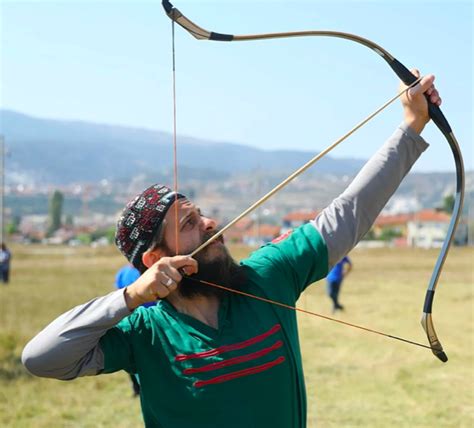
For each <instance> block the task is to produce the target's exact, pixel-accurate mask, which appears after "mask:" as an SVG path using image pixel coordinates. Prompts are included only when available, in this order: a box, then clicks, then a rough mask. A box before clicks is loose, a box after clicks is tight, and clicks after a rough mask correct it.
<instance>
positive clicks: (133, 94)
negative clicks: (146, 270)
mask: <svg viewBox="0 0 474 428" xmlns="http://www.w3.org/2000/svg"><path fill="white" fill-rule="evenodd" d="M0 4H1V9H0V13H1V22H0V26H1V32H0V37H1V39H0V61H1V68H0V70H1V74H0V106H1V108H6V109H12V110H16V111H19V112H22V113H26V114H31V115H34V116H38V117H46V118H56V119H77V120H84V121H91V122H97V123H108V124H116V125H126V126H133V127H143V128H149V129H155V130H160V131H167V132H171V131H172V124H173V103H172V71H171V70H172V55H171V21H170V20H169V18H168V17H167V16H166V15H165V14H164V12H163V9H162V7H161V3H160V1H159V0H155V1H136V0H134V1H120V2H118V1H105V0H104V1H70V0H67V1H55V2H45V1H30V2H20V1H6V0H0ZM173 4H174V5H175V6H176V7H177V8H178V9H180V10H181V11H182V12H183V13H184V14H185V15H186V16H188V17H189V18H190V19H192V20H193V21H195V22H196V23H197V24H199V25H200V26H202V27H204V28H206V29H209V30H212V31H217V32H222V33H232V34H249V33H262V32H280V31H292V30H310V29H318V30H321V29H325V30H335V31H343V32H349V33H354V34H357V35H361V36H364V37H366V38H368V39H370V40H372V41H374V42H376V43H378V44H379V45H381V46H382V47H383V48H385V49H386V50H388V51H389V52H390V53H391V54H392V55H393V56H395V57H396V58H397V59H398V60H399V61H401V62H402V63H404V64H405V65H406V66H407V67H408V68H412V67H416V68H418V69H420V70H421V72H422V73H433V74H435V76H436V82H435V83H436V85H437V87H438V89H439V91H440V93H441V96H442V98H443V106H442V110H443V112H444V113H445V115H446V117H447V119H448V121H449V122H450V124H451V126H452V128H453V130H454V133H455V135H456V137H457V139H458V141H459V144H460V146H461V149H462V152H463V155H464V161H465V164H466V168H467V169H469V170H472V169H473V163H474V162H473V157H474V155H473V125H472V121H473V98H474V97H473V95H474V94H473V64H472V62H473V2H471V1H447V0H445V1H415V0H412V1H410V2H408V1H399V0H397V1H381V0H379V1H368V2H367V1H366V2H361V1H347V0H346V1H328V0H325V1H322V0H321V1H315V0H313V1H297V0H291V1H290V0H287V1H248V0H240V1H232V2H231V1H223V0H220V1H207V2H200V1H196V0H194V1H190V0H187V1H186V0H175V1H174V2H173ZM175 36H176V40H175V43H176V88H177V127H178V136H179V135H186V136H192V137H197V138H204V139H207V140H212V141H217V142H233V143H241V144H247V145H251V146H255V147H259V148H262V149H276V148H278V149H282V148H284V149H300V150H307V151H312V152H315V153H316V152H319V151H320V150H322V149H324V148H325V147H327V146H329V145H330V144H331V143H332V142H333V141H334V140H336V139H337V138H338V137H340V136H341V135H343V134H344V133H345V132H347V131H348V130H349V129H351V128H352V127H353V126H354V125H355V124H356V123H357V122H359V121H360V120H361V119H363V118H364V117H365V116H367V115H368V114H369V113H371V112H372V111H373V110H375V109H376V108H378V107H379V106H380V105H382V104H383V103H384V102H385V101H386V100H388V99H389V98H390V97H392V96H393V95H395V94H396V93H397V91H398V80H397V77H396V76H395V74H394V73H393V72H392V71H391V69H390V68H389V67H388V66H387V65H386V64H385V63H384V61H383V60H382V59H381V58H380V57H379V56H378V55H376V54H375V53H374V52H373V51H371V50H370V49H367V48H366V47H363V46H359V45H357V44H355V43H353V42H350V41H347V40H340V39H331V38H322V37H313V38H304V39H303V38H294V39H291V40H290V39H283V40H273V41H260V42H234V43H222V42H219V43H218V42H210V41H198V40H195V39H194V38H192V37H191V36H190V35H189V34H188V33H187V32H186V31H184V30H182V29H181V28H180V27H176V29H175ZM401 120H402V112H401V108H400V105H399V102H396V103H395V104H394V105H392V106H391V107H389V108H388V109H387V111H384V112H382V113H381V114H380V115H379V116H377V117H376V118H375V119H373V120H372V121H371V122H369V124H368V125H366V126H365V128H363V129H362V130H360V131H358V132H357V133H356V134H355V135H354V136H351V137H350V138H349V139H348V140H347V141H346V142H344V143H343V144H342V145H341V146H339V147H338V148H337V149H336V150H335V151H334V152H333V153H332V154H333V156H335V157H357V158H368V157H369V156H370V155H371V154H372V153H373V152H374V151H375V150H376V149H377V147H379V146H380V145H381V144H383V142H384V141H385V139H386V138H387V137H388V136H390V134H391V133H392V132H393V131H394V129H395V128H396V127H397V125H398V124H399V123H400V122H401ZM423 136H424V137H425V139H426V140H427V141H428V142H429V143H430V144H431V147H430V149H429V150H428V151H427V152H426V153H425V154H424V155H423V156H422V158H421V159H420V160H419V161H418V163H417V164H416V165H415V167H414V170H415V171H419V172H430V171H453V170H454V164H453V161H452V158H451V154H450V150H449V147H448V145H447V144H446V143H445V140H444V137H443V136H442V135H441V133H440V132H439V131H438V130H437V128H436V127H435V125H434V124H430V125H428V126H427V128H426V129H425V131H424V132H423ZM7 144H8V143H7ZM178 145H179V138H178ZM313 168H317V165H316V166H314V167H313Z"/></svg>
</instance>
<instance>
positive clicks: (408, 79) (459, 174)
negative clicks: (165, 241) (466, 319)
mask: <svg viewBox="0 0 474 428" xmlns="http://www.w3.org/2000/svg"><path fill="white" fill-rule="evenodd" d="M162 5H163V8H164V9H165V11H166V14H167V15H168V17H169V18H170V19H171V20H172V21H174V22H176V23H177V24H179V25H180V26H181V27H183V28H184V29H185V30H186V31H188V32H189V33H190V34H191V35H193V36H194V37H195V38H196V39H199V40H213V41H220V42H232V41H250V40H267V39H281V38H289V37H310V36H323V37H334V38H341V39H347V40H351V41H353V42H355V43H358V44H361V45H364V46H366V47H368V48H369V49H371V50H372V51H374V52H375V53H376V54H377V55H379V56H381V57H382V59H383V60H384V61H385V62H386V63H387V64H388V65H389V66H390V68H391V69H392V70H393V71H394V72H395V74H396V75H397V76H398V77H399V78H400V79H401V80H402V81H403V82H404V83H405V85H412V84H413V83H414V82H415V81H416V80H417V77H416V76H414V75H413V74H412V73H411V72H410V71H409V70H408V69H407V68H406V67H405V66H404V65H403V64H402V63H401V62H399V61H398V60H397V59H395V58H394V57H393V56H392V55H391V54H390V53H388V52H387V51H386V50H385V49H383V48H382V47H381V46H379V45H377V44H376V43H374V42H372V41H371V40H368V39H366V38H363V37H360V36H357V35H355V34H350V33H343V32H339V31H322V30H310V31H292V32H284V33H265V34H251V35H232V34H222V33H216V32H212V31H207V30H205V29H203V28H201V27H200V26H198V25H196V24H195V23H194V22H192V21H191V20H189V19H188V18H187V17H185V16H184V15H183V14H182V13H181V12H180V11H179V10H178V9H176V8H175V7H174V6H173V5H172V4H171V3H170V2H169V1H168V0H163V1H162ZM427 100H428V111H429V115H430V117H431V119H432V120H433V122H434V123H435V124H436V126H437V127H438V128H439V130H440V131H441V132H442V133H443V135H444V136H445V137H446V140H447V141H448V144H449V146H450V147H451V151H452V153H453V156H454V161H455V164H456V197H455V202H454V208H453V213H452V216H451V220H450V223H449V227H448V232H447V234H446V238H445V240H444V243H443V246H442V248H441V252H440V254H439V256H438V259H437V261H436V264H435V267H434V270H433V274H432V275H431V279H430V282H429V285H428V289H427V291H426V297H425V302H424V306H423V316H422V319H421V324H422V326H423V329H424V330H425V332H426V335H427V337H428V341H429V343H430V348H431V350H432V352H433V354H434V355H436V356H437V357H438V358H439V359H440V360H441V361H443V362H446V361H448V357H447V355H446V353H445V352H444V351H443V347H442V345H441V342H440V341H439V340H438V337H437V335H436V331H435V328H434V325H433V317H432V306H433V299H434V294H435V290H436V286H437V284H438V280H439V277H440V275H441V271H442V269H443V265H444V262H445V260H446V257H447V255H448V251H449V248H450V246H451V243H452V241H453V238H454V234H455V232H456V227H457V224H458V221H459V218H460V216H461V213H462V206H463V199H464V165H463V160H462V154H461V150H460V148H459V145H458V143H457V141H456V138H455V136H454V134H453V131H452V129H451V126H450V125H449V123H448V121H447V120H446V118H445V117H444V115H443V113H442V112H441V110H440V108H439V107H438V106H436V105H434V104H432V103H431V102H430V101H429V99H428V97H427ZM272 303H275V302H272Z"/></svg>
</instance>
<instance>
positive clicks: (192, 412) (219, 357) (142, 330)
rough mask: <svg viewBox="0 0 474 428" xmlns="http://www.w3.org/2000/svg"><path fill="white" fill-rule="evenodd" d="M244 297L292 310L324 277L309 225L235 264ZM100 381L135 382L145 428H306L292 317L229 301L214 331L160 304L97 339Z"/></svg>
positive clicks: (317, 240) (322, 250) (242, 300)
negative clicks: (130, 377)
mask: <svg viewBox="0 0 474 428" xmlns="http://www.w3.org/2000/svg"><path fill="white" fill-rule="evenodd" d="M241 264H242V265H244V266H245V267H246V268H247V273H248V282H247V284H246V286H245V288H244V289H243V291H245V292H248V293H251V294H255V295H257V296H261V297H265V298H268V299H272V300H276V301H278V302H281V303H285V304H288V305H291V306H294V305H295V303H296V301H297V299H298V297H299V296H300V294H301V292H302V291H303V290H304V289H305V288H306V287H307V286H308V285H309V284H311V283H312V282H314V281H316V280H319V279H321V278H324V277H325V276H326V275H327V269H328V256H327V248H326V245H325V243H324V241H323V239H322V238H321V236H320V235H319V233H318V232H317V231H316V229H315V228H314V227H313V226H312V225H311V224H307V225H304V226H301V227H299V228H297V229H295V230H294V231H293V232H292V233H290V234H289V235H288V236H287V237H285V238H283V239H282V240H280V241H279V242H276V243H272V244H268V245H265V246H264V247H262V248H260V249H259V250H257V251H255V252H254V253H252V254H251V255H250V257H249V258H248V259H246V260H243V261H242V262H241ZM100 346H101V348H102V350H103V352H104V357H105V361H104V370H103V372H104V373H111V372H115V371H117V370H120V369H124V370H126V371H127V372H129V373H135V374H137V375H138V376H139V379H140V384H141V403H142V412H143V417H144V420H145V424H146V426H147V427H166V428H167V427H172V428H181V427H182V428H185V427H186V428H188V427H195V428H209V427H225V428H233V427H239V428H242V427H246V428H250V427H258V428H262V427H273V428H279V427H281V428H290V427H295V428H299V427H305V426H306V395H305V386H304V376H303V368H302V361H301V353H300V346H299V341H298V329H297V320H296V312H295V311H292V310H289V309H285V308H281V307H278V306H275V305H272V304H270V303H265V302H262V301H258V300H256V299H252V298H250V297H245V296H241V295H237V294H235V293H226V295H225V297H224V298H223V300H222V303H221V305H220V309H219V328H218V329H217V330H216V329H214V328H212V327H209V326H208V325H206V324H203V323H202V322H200V321H198V320H196V319H195V318H192V317H190V316H188V315H184V314H181V313H179V312H177V311H176V310H175V309H174V307H173V306H172V305H171V304H169V303H168V302H167V301H166V300H162V301H160V302H159V303H158V305H157V306H155V307H152V308H148V309H145V308H139V309H137V310H135V312H134V313H133V314H132V315H130V316H129V317H127V318H125V319H124V320H122V321H121V322H120V323H119V324H118V325H117V326H116V327H114V328H112V329H111V330H109V331H107V333H106V334H105V335H104V336H103V337H102V339H101V340H100Z"/></svg>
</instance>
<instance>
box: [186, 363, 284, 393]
mask: <svg viewBox="0 0 474 428" xmlns="http://www.w3.org/2000/svg"><path fill="white" fill-rule="evenodd" d="M283 361H285V357H278V358H277V359H276V360H273V361H270V362H268V363H265V364H262V365H260V366H255V367H250V368H248V369H244V370H239V371H237V372H232V373H227V374H225V375H222V376H217V377H213V378H212V379H209V380H198V381H196V382H194V386H195V387H196V388H201V387H203V386H206V385H214V384H216V383H222V382H227V381H229V380H233V379H237V378H239V377H243V376H249V375H252V374H255V373H260V372H263V371H265V370H268V369H271V368H272V367H274V366H276V365H278V364H281V363H282V362H283Z"/></svg>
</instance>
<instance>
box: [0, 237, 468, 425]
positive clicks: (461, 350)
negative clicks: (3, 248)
mask: <svg viewBox="0 0 474 428" xmlns="http://www.w3.org/2000/svg"><path fill="white" fill-rule="evenodd" d="M245 253H246V250H245V249H242V248H234V254H235V255H236V257H242V256H244V255H245ZM13 254H14V259H13V272H12V282H11V284H10V285H9V286H8V287H2V286H0V426H2V427H35V428H40V427H91V428H92V427H134V426H140V425H141V424H142V421H141V414H140V406H139V402H138V400H136V399H132V398H131V387H130V385H129V382H128V377H127V375H126V374H125V373H116V374H113V375H107V376H98V377H89V378H83V379H78V380H76V381H73V382H61V381H55V380H48V379H39V378H35V377H32V376H30V375H29V374H28V373H26V371H25V370H24V369H23V367H22V365H21V362H20V354H21V351H22V349H23V346H24V345H25V343H26V342H27V341H28V340H29V339H30V338H31V337H32V336H33V335H34V334H35V333H37V332H38V331H39V330H40V329H41V328H42V327H44V326H45V325H46V324H47V323H48V322H49V321H51V320H52V319H53V318H55V317H56V316H58V315H59V314H60V313H62V312H64V311H65V310H67V309H69V308H71V307H73V306H75V305H77V304H79V303H82V302H84V301H86V300H88V299H90V298H92V297H94V296H97V295H101V294H105V293H107V292H109V291H111V290H112V289H113V285H112V284H113V278H114V274H115V271H116V270H117V269H118V268H119V267H120V266H121V265H122V264H123V259H122V257H121V256H120V255H119V254H118V253H117V251H116V250H114V249H112V248H106V249H96V250H94V249H70V248H62V247H59V248H58V247H40V246H29V247H14V248H13ZM436 254H437V252H436V251H431V250H430V251H425V250H412V249H385V250H358V251H355V252H353V254H352V260H353V262H354V271H353V273H352V274H351V275H350V276H349V277H348V278H347V281H346V283H345V284H344V287H343V290H342V294H341V301H342V303H343V304H344V305H345V307H346V311H345V312H344V313H343V314H340V315H339V314H338V315H337V316H338V317H340V319H342V320H345V321H349V322H352V323H358V324H361V325H363V326H367V327H370V328H373V329H377V330H381V331H384V332H387V333H391V334H394V335H398V336H402V337H405V338H408V339H412V340H416V341H421V342H422V343H425V342H426V339H425V337H424V333H423V331H422V328H421V326H420V323H419V320H420V317H421V308H422V303H423V299H424V293H425V290H426V286H427V284H428V281H429V277H430V274H431V271H432V269H433V265H434V262H435V258H436ZM473 256H474V250H473V249H467V248H462V249H461V248H454V249H453V251H452V252H451V254H450V256H449V258H448V260H447V263H446V267H445V270H444V272H443V275H442V277H441V282H440V284H439V288H438V290H437V295H436V300H435V304H434V317H433V318H434V322H435V327H436V328H437V333H438V336H439V338H440V340H441V342H442V344H443V346H444V348H445V350H446V352H447V354H448V356H449V359H450V360H449V362H448V363H446V364H443V363H441V362H440V361H438V360H437V359H436V358H435V357H434V356H433V355H432V354H431V352H430V351H429V350H426V349H423V348H419V347H415V346H412V345H407V344H404V343H401V342H398V341H395V340H391V339H387V338H384V337H381V336H377V335H374V334H370V333H366V332H363V331H360V330H356V329H354V328H348V327H345V326H341V325H339V324H336V323H334V322H330V321H326V320H324V319H319V318H316V317H311V316H308V315H304V314H301V315H299V321H300V338H301V346H302V351H303V357H304V365H305V372H306V385H307V390H308V410H309V415H308V426H309V427H314V426H316V425H317V426H318V427H384V428H385V427H433V426H440V427H471V426H474V359H473V290H472V288H473V287H472V285H473V271H472V269H473V268H472V263H473V259H474V257H473ZM298 305H299V306H300V307H301V308H304V309H308V310H312V311H316V312H319V313H321V314H323V315H329V316H331V314H330V303H329V299H328V298H327V296H326V295H325V287H324V284H323V283H322V282H321V283H319V284H316V285H315V286H313V287H311V288H310V289H309V290H308V291H307V292H306V293H305V294H304V295H303V296H302V298H301V299H300V301H299V302H298ZM316 422H317V424H316ZM289 428H290V427H289Z"/></svg>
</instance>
